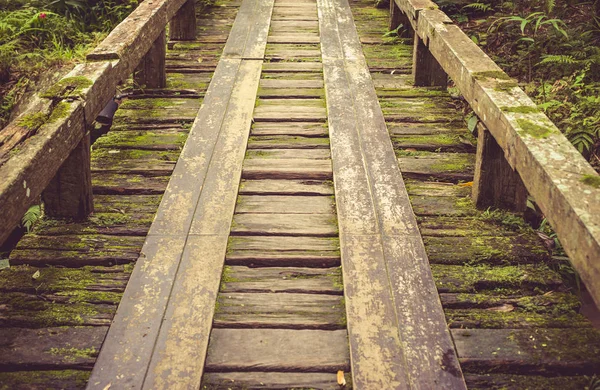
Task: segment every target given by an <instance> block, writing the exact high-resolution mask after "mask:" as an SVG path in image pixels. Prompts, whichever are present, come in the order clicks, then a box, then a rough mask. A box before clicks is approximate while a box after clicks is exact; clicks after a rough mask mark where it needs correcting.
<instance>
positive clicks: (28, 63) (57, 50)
mask: <svg viewBox="0 0 600 390" xmlns="http://www.w3.org/2000/svg"><path fill="white" fill-rule="evenodd" d="M137 4H138V0H0V127H3V126H4V125H5V124H6V122H7V121H8V119H9V115H10V112H11V110H12V108H13V107H14V105H15V103H16V102H17V101H18V99H19V97H20V96H22V94H23V93H24V91H25V90H26V88H27V87H28V86H30V85H32V84H33V83H34V82H35V81H36V80H37V79H38V78H39V76H40V75H41V73H42V72H44V71H47V70H48V69H50V68H52V67H57V66H61V65H64V64H68V63H70V62H73V61H76V60H80V59H82V58H83V57H84V56H85V53H86V52H87V51H88V50H90V49H91V48H92V47H94V46H95V45H96V44H97V43H98V42H100V41H101V40H102V39H103V38H104V37H105V36H106V34H107V33H108V32H109V31H110V30H111V29H112V28H113V27H114V26H116V25H117V24H118V23H119V22H120V21H121V20H123V19H124V18H125V17H126V16H127V15H128V14H129V13H130V12H131V11H132V10H133V9H134V8H135V7H136V6H137Z"/></svg>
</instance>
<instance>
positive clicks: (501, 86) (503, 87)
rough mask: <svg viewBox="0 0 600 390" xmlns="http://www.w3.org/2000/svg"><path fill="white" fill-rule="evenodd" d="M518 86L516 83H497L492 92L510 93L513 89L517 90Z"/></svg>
mask: <svg viewBox="0 0 600 390" xmlns="http://www.w3.org/2000/svg"><path fill="white" fill-rule="evenodd" d="M518 86H519V84H518V83H517V82H516V81H506V82H502V83H498V85H496V87H495V88H494V91H498V92H511V91H512V90H513V88H517V87H518Z"/></svg>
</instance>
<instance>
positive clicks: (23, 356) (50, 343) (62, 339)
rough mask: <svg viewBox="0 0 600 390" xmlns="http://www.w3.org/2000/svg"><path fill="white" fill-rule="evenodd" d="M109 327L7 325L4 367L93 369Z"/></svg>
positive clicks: (1, 353) (1, 340) (0, 355)
mask: <svg viewBox="0 0 600 390" xmlns="http://www.w3.org/2000/svg"><path fill="white" fill-rule="evenodd" d="M107 331H108V327H105V326H94V327H70V328H44V329H24V328H5V329H3V330H2V334H1V335H0V345H2V348H0V369H1V370H2V371H16V370H24V369H28V370H32V369H45V370H48V369H50V370H61V369H88V370H89V369H91V368H92V367H93V365H94V362H95V360H96V356H97V354H98V351H99V350H100V346H101V344H102V340H104V336H106V332H107Z"/></svg>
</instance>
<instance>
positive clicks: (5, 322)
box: [0, 291, 122, 328]
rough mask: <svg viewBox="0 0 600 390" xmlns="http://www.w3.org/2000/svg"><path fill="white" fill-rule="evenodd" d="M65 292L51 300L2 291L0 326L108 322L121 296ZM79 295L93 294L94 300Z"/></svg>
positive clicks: (106, 293) (52, 325)
mask: <svg viewBox="0 0 600 390" xmlns="http://www.w3.org/2000/svg"><path fill="white" fill-rule="evenodd" d="M64 294H65V295H63V296H65V299H64V300H62V299H61V301H62V302H56V301H54V300H52V298H53V296H49V297H46V296H44V295H35V294H25V293H3V294H2V295H1V296H0V302H1V304H0V313H1V316H0V326H2V327H23V328H46V327H56V326H100V325H110V322H111V320H112V317H113V315H114V313H115V310H116V309H117V304H118V302H119V300H120V298H121V295H122V294H120V293H108V292H92V291H73V292H66V293H64ZM82 295H85V296H87V297H91V296H93V295H96V296H97V298H98V299H97V300H95V302H97V303H90V302H86V301H85V299H81V296H82ZM107 296H110V297H107ZM88 300H91V298H88ZM99 302H101V303H99Z"/></svg>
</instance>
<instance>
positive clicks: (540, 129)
mask: <svg viewBox="0 0 600 390" xmlns="http://www.w3.org/2000/svg"><path fill="white" fill-rule="evenodd" d="M517 123H518V124H519V127H521V129H522V131H521V132H520V133H524V134H527V135H530V136H532V137H534V138H546V137H548V136H549V135H550V134H552V132H553V129H552V128H550V127H547V126H541V125H539V124H537V123H535V122H533V121H530V120H528V119H517Z"/></svg>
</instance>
